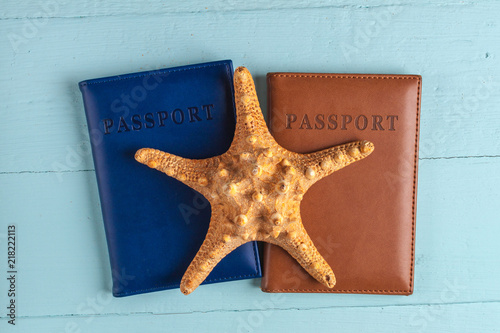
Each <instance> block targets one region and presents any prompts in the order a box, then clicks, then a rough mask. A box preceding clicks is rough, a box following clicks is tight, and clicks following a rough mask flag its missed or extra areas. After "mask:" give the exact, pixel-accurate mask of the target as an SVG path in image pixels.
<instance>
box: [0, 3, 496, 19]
mask: <svg viewBox="0 0 500 333" xmlns="http://www.w3.org/2000/svg"><path fill="white" fill-rule="evenodd" d="M485 2H487V3H489V4H491V3H493V1H492V0H490V1H485ZM419 5H420V4H419V3H417V4H415V3H414V2H412V1H410V0H403V1H390V2H388V1H387V2H381V3H378V2H376V3H368V2H365V3H363V4H353V3H352V1H350V0H322V1H316V2H314V3H310V2H309V1H304V0H293V1H283V0H282V1H272V2H271V1H266V0H257V1H243V0H225V1H218V2H210V3H207V2H206V1H200V0H191V1H183V2H160V1H154V0H149V1H141V0H131V1H126V2H124V1H119V0H111V1H106V2H101V1H99V0H90V1H86V2H84V3H75V2H72V1H68V0H44V1H42V2H40V3H38V4H37V5H35V6H34V5H33V4H32V3H29V2H26V3H23V2H21V3H20V2H18V1H17V2H16V1H15V0H5V1H4V3H3V4H2V8H1V9H0V19H19V18H33V19H39V18H45V17H87V16H118V15H163V14H172V13H193V14H203V13H206V12H212V11H264V10H280V9H306V8H346V7H347V8H353V9H365V8H377V7H388V6H405V7H415V6H419ZM424 5H425V6H429V7H430V6H474V5H478V4H475V3H474V2H464V1H460V0H453V1H442V0H441V1H440V0H432V1H426V2H425V3H424Z"/></svg>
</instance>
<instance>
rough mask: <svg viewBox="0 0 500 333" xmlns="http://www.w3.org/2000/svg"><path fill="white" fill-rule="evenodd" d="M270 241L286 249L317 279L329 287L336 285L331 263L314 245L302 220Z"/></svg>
mask: <svg viewBox="0 0 500 333" xmlns="http://www.w3.org/2000/svg"><path fill="white" fill-rule="evenodd" d="M268 241H269V242H270V243H273V244H276V245H279V246H281V247H282V248H283V249H285V250H286V251H287V252H288V253H289V254H290V255H291V256H292V257H293V258H294V259H295V260H297V262H298V263H299V264H300V265H301V266H302V267H303V268H304V269H305V270H306V271H307V272H308V273H309V274H310V275H311V276H312V277H314V278H315V279H316V280H317V281H319V282H321V283H322V284H323V285H325V286H327V287H328V288H333V287H334V286H335V283H336V279H335V275H334V274H333V271H332V269H331V267H330V265H329V264H328V263H327V262H326V260H325V259H324V258H323V256H322V255H321V254H320V253H319V252H318V249H317V248H316V246H314V243H313V241H312V240H311V238H310V237H309V235H308V234H307V231H306V230H305V229H304V226H303V225H302V222H301V221H300V222H295V223H292V224H291V225H289V226H288V232H286V233H284V234H281V235H280V236H279V237H278V238H277V239H276V240H268Z"/></svg>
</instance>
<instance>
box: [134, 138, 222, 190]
mask: <svg viewBox="0 0 500 333" xmlns="http://www.w3.org/2000/svg"><path fill="white" fill-rule="evenodd" d="M135 159H136V160H137V161H138V162H140V163H142V164H145V165H147V166H149V167H150V168H153V169H156V170H159V171H161V172H163V173H166V174H167V175H169V176H170V177H173V178H175V179H177V180H179V181H181V182H183V183H184V184H186V185H188V186H190V187H191V188H193V189H195V190H197V191H199V192H200V193H202V194H206V193H207V192H208V187H207V185H209V182H210V180H209V179H210V177H209V174H210V171H212V170H215V169H216V168H217V165H218V157H213V158H207V159H203V160H194V159H188V158H183V157H180V156H177V155H173V154H169V153H165V152H163V151H161V150H157V149H151V148H142V149H139V150H138V151H137V152H136V154H135Z"/></svg>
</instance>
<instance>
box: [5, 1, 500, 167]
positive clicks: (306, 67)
mask: <svg viewBox="0 0 500 333" xmlns="http://www.w3.org/2000/svg"><path fill="white" fill-rule="evenodd" d="M110 6H111V7H109V8H114V7H112V5H110ZM117 6H118V5H117ZM297 6H299V5H297ZM124 7H125V8H126V7H127V5H124ZM499 9H500V3H498V2H488V3H486V4H485V5H479V4H475V3H474V4H466V5H463V6H462V5H457V6H439V5H436V6H417V7H411V8H409V7H408V6H403V5H401V6H396V7H394V6H374V7H368V8H363V7H362V8H357V7H356V6H354V7H353V6H346V7H342V6H340V7H336V6H333V7H331V8H330V7H327V8H312V9H300V10H298V9H286V8H285V9H280V10H279V11H274V10H272V11H261V12H258V14H255V13H254V12H252V11H244V10H241V11H212V12H207V13H202V14H200V13H190V12H182V11H181V12H179V13H174V14H170V13H165V14H164V15H145V16H141V15H138V16H102V17H84V18H53V19H47V20H46V21H43V22H44V24H43V25H40V26H39V27H37V26H36V25H34V23H33V22H31V20H30V19H5V20H0V29H1V30H2V31H5V34H3V38H4V42H5V44H4V45H6V47H4V48H2V49H1V50H0V61H1V62H2V64H4V66H2V68H1V69H0V92H1V96H2V102H3V103H2V106H1V108H2V116H3V119H2V122H1V123H0V133H1V134H0V140H1V142H2V147H1V150H0V152H1V153H2V159H1V160H0V172H3V173H10V172H20V171H35V172H45V171H60V170H64V171H77V170H88V169H92V168H93V167H92V160H91V158H90V155H89V153H88V138H87V135H86V121H85V117H84V111H83V105H82V101H81V96H80V93H79V91H78V88H77V82H78V81H80V80H83V79H88V78H93V77H99V76H106V75H113V74H122V73H127V72H134V71H140V70H146V69H153V68H159V67H170V66H177V65H184V64H189V63H196V62H202V61H211V60H216V59H222V58H232V59H233V60H234V62H235V65H246V66H248V67H249V68H250V70H251V71H252V73H253V74H254V75H255V77H256V81H257V86H258V93H259V95H260V98H261V102H262V104H265V100H266V98H265V74H266V72H268V71H312V72H375V73H377V72H378V73H396V74H397V73H418V74H422V75H423V77H424V80H423V99H422V119H421V123H422V126H421V135H422V139H421V143H422V144H421V157H422V158H436V157H454V156H498V155H500V142H499V140H497V138H498V135H499V134H500V127H499V125H498V124H499V121H500V114H499V113H498V112H496V108H497V105H498V104H499V102H500V89H498V87H499V86H500V82H499V80H498V77H500V75H499V74H500V66H498V59H499V58H498V57H495V54H498V53H500V26H499V25H497V24H495V22H496V21H497V16H496V15H497V12H498V10H499ZM110 10H111V9H110ZM127 10H128V9H127ZM9 15H11V14H9ZM30 22H31V23H32V25H33V27H31V29H32V30H30ZM371 29H373V30H371ZM12 36H17V37H19V38H20V39H14V42H12V38H14V37H12ZM17 37H16V38H17ZM9 45H10V47H9ZM374 55H378V56H376V57H375V56H374ZM485 142H488V143H487V144H485Z"/></svg>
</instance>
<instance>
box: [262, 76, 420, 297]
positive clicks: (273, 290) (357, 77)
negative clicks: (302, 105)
mask: <svg viewBox="0 0 500 333" xmlns="http://www.w3.org/2000/svg"><path fill="white" fill-rule="evenodd" d="M268 76H269V77H310V78H336V79H410V80H418V82H417V84H418V86H417V115H416V117H417V119H416V126H415V155H414V156H415V158H414V160H415V162H414V164H413V200H412V235H411V264H410V286H409V288H408V289H407V290H383V289H379V290H360V289H350V290H324V289H293V288H292V289H267V288H261V290H262V291H265V292H314V293H315V292H319V293H373V294H378V293H380V294H382V293H385V294H411V293H412V292H413V273H414V258H415V209H416V200H415V199H416V187H417V186H416V185H417V165H418V142H419V140H418V138H419V130H420V126H419V119H420V85H421V77H417V76H403V75H398V76H388V75H384V76H373V75H363V74H354V75H353V74H343V75H338V74H335V75H329V74H268ZM268 112H269V116H271V115H272V113H271V112H270V110H268Z"/></svg>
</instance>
